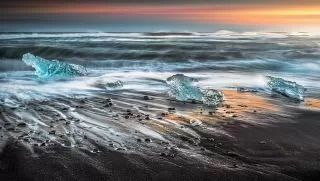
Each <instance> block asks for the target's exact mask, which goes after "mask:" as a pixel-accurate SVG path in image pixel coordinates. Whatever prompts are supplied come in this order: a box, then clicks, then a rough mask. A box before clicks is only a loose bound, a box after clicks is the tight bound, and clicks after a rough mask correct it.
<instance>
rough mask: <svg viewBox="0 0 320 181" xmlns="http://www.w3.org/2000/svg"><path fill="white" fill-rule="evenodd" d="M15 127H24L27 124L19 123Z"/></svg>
mask: <svg viewBox="0 0 320 181" xmlns="http://www.w3.org/2000/svg"><path fill="white" fill-rule="evenodd" d="M17 126H18V127H26V126H27V124H26V123H24V122H20V123H18V124H17Z"/></svg>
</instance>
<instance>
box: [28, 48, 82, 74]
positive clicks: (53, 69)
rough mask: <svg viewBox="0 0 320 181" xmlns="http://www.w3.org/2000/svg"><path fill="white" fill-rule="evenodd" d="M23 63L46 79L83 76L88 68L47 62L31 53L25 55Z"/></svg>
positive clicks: (54, 61) (52, 61) (58, 62)
mask: <svg viewBox="0 0 320 181" xmlns="http://www.w3.org/2000/svg"><path fill="white" fill-rule="evenodd" d="M22 61H23V62H24V63H26V64H27V65H29V66H32V67H33V68H34V69H35V70H36V72H35V74H36V75H37V76H38V77H39V78H44V79H50V78H52V79H63V78H70V77H75V76H82V75H85V74H86V73H87V71H86V68H85V67H83V66H81V65H76V64H68V63H65V62H60V61H58V60H46V59H44V58H41V57H38V56H34V55H32V54H31V53H26V54H24V55H23V57H22Z"/></svg>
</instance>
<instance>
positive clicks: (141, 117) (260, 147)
mask: <svg viewBox="0 0 320 181" xmlns="http://www.w3.org/2000/svg"><path fill="white" fill-rule="evenodd" d="M225 94H226V100H225V102H224V104H223V105H221V106H220V107H218V108H217V110H216V109H215V108H209V107H205V106H203V105H201V104H197V103H183V102H177V101H175V100H170V99H168V98H167V96H166V95H161V94H159V95H157V94H148V93H145V92H143V93H142V92H130V94H129V93H128V92H125V91H124V92H123V93H121V94H108V95H97V96H96V97H88V98H74V99H71V98H62V97H61V98H57V99H55V100H54V101H49V102H48V101H33V102H29V103H26V104H25V105H24V106H21V107H18V108H9V107H5V106H2V107H1V117H0V118H1V129H0V135H1V138H0V143H1V152H0V153H1V154H0V178H1V180H8V181H9V180H23V181H27V180H30V181H31V180H32V181H33V180H35V181H37V180H47V181H49V180H61V181H62V180H78V181H79V180H245V181H248V180H317V179H318V178H319V177H320V175H319V174H320V164H319V163H320V161H319V158H320V152H319V151H320V146H319V145H320V139H318V138H319V136H320V131H319V130H320V123H319V117H320V112H319V109H318V108H313V109H310V108H308V107H306V106H302V107H301V106H300V107H299V106H298V105H297V103H291V105H287V106H284V105H283V104H282V103H283V100H282V98H281V97H280V98H278V99H274V98H268V97H261V96H260V95H259V94H256V93H237V92H236V91H233V92H232V91H229V92H228V91H225ZM239 94H240V96H239ZM240 97H247V98H251V99H248V100H252V101H251V102H250V101H248V102H245V101H243V100H241V99H239V98H240ZM258 98H259V99H258ZM260 99H261V100H260ZM283 99H284V100H285V98H283ZM262 100H263V101H262ZM265 105H268V106H269V105H272V106H273V108H272V109H271V108H270V107H268V106H265ZM292 105H294V107H293V106H292ZM168 108H169V109H168ZM19 115H20V116H21V115H24V119H23V120H21V119H20V118H19ZM36 121H40V122H38V123H37V124H36V125H35V124H34V122H36Z"/></svg>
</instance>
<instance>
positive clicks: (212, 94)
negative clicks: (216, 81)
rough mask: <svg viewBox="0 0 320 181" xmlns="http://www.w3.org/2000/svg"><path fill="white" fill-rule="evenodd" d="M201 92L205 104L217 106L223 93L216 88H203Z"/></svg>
mask: <svg viewBox="0 0 320 181" xmlns="http://www.w3.org/2000/svg"><path fill="white" fill-rule="evenodd" d="M202 94H203V97H202V102H203V104H205V105H207V106H217V105H219V104H220V103H222V101H223V93H222V92H220V91H218V90H215V89H205V90H203V91H202Z"/></svg>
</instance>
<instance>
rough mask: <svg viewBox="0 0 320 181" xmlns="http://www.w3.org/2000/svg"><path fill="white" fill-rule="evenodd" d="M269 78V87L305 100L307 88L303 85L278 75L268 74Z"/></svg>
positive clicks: (291, 96) (288, 95)
mask: <svg viewBox="0 0 320 181" xmlns="http://www.w3.org/2000/svg"><path fill="white" fill-rule="evenodd" d="M267 79H268V83H267V84H268V87H270V88H271V89H272V91H275V92H278V93H280V94H282V95H285V96H287V97H290V98H293V99H296V100H299V101H303V100H304V93H305V91H306V90H307V89H306V88H304V87H303V86H302V85H299V84H297V83H296V82H292V81H288V80H284V79H282V78H277V77H271V76H267Z"/></svg>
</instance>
